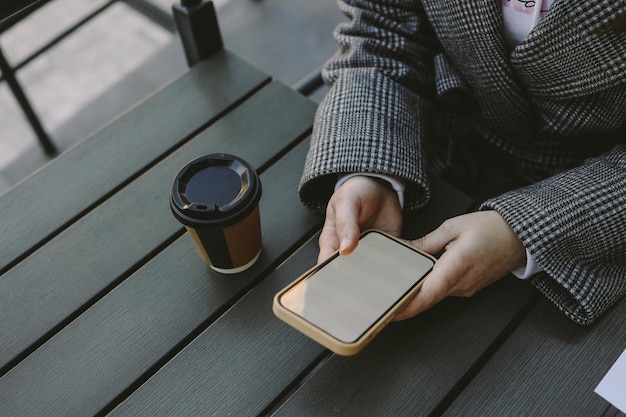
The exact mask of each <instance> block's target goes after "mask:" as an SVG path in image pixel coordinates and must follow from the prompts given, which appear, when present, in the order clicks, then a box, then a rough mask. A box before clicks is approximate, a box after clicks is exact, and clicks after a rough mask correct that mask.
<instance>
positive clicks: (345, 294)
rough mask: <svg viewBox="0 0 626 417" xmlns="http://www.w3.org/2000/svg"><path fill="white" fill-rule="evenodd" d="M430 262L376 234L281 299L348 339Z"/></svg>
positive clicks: (398, 296) (379, 313)
mask: <svg viewBox="0 0 626 417" xmlns="http://www.w3.org/2000/svg"><path fill="white" fill-rule="evenodd" d="M433 265H434V261H433V260H432V259H430V258H428V257H427V256H424V255H423V254H421V253H419V252H417V251H414V250H412V249H411V248H408V247H406V246H404V245H401V244H399V243H398V242H396V241H394V240H393V239H390V238H389V237H387V236H385V235H382V234H380V233H376V232H370V233H368V234H366V235H364V236H363V237H362V238H361V240H360V241H359V244H358V246H357V248H356V249H355V250H354V252H352V253H351V254H350V255H346V256H337V257H335V258H334V259H332V260H331V261H330V262H328V263H327V264H325V265H324V266H323V267H322V268H321V269H318V270H317V271H316V272H314V273H313V274H311V275H309V276H308V277H307V278H305V279H304V280H302V281H300V282H299V283H298V284H297V285H295V286H294V287H292V288H291V289H289V290H288V291H287V292H286V293H284V294H283V295H282V297H281V298H280V303H281V304H282V305H283V306H284V307H285V308H286V309H288V310H291V311H292V312H293V313H295V314H297V315H299V316H300V317H302V318H303V319H304V320H306V321H308V322H309V323H311V324H312V325H314V326H316V327H318V328H319V329H321V330H322V331H324V332H326V333H328V334H330V335H331V336H333V337H334V338H336V339H338V340H340V341H342V342H344V343H352V342H355V341H356V340H358V338H359V337H361V336H362V335H363V334H364V333H365V332H367V330H368V329H369V328H370V327H371V326H372V325H373V324H374V323H375V322H376V321H377V320H378V319H379V318H380V317H382V316H383V315H384V314H385V313H386V312H387V311H389V309H390V308H392V307H393V305H394V304H395V303H396V302H397V301H398V300H399V299H401V298H402V297H403V296H404V295H405V294H407V293H408V292H409V291H411V290H412V289H413V288H415V286H416V285H417V284H419V283H420V281H421V280H422V279H423V278H424V277H425V276H426V274H428V272H430V270H431V269H432V267H433Z"/></svg>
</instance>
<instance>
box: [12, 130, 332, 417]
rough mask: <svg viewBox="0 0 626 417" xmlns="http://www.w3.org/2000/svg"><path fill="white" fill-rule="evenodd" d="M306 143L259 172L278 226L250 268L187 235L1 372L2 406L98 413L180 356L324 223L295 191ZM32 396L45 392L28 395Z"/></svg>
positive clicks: (19, 411)
mask: <svg viewBox="0 0 626 417" xmlns="http://www.w3.org/2000/svg"><path fill="white" fill-rule="evenodd" d="M307 148H308V142H304V143H302V144H301V145H299V146H298V147H296V148H295V149H294V151H292V152H291V153H290V154H289V155H288V156H287V157H284V158H282V159H281V160H280V161H279V162H278V163H277V164H275V165H272V166H271V167H270V168H269V169H268V170H267V171H265V172H264V173H262V174H261V181H262V182H264V183H265V185H264V194H263V196H262V199H261V216H262V228H263V230H272V232H273V233H267V237H266V239H265V240H264V243H263V252H262V256H261V258H260V259H259V261H258V262H257V264H255V266H254V267H253V268H252V269H251V270H249V271H246V272H244V273H241V274H238V275H234V276H225V275H220V274H218V273H216V272H214V271H213V270H211V269H210V268H209V267H208V266H207V265H206V264H204V261H202V259H201V258H200V256H199V255H198V254H197V252H196V249H195V247H194V246H193V243H192V241H191V239H190V238H189V236H187V235H184V236H181V237H180V238H179V239H177V240H176V242H174V244H172V245H170V246H169V247H168V248H167V249H165V250H164V251H163V252H162V253H160V254H159V255H158V256H157V257H155V258H154V259H153V260H151V261H150V262H149V263H148V264H146V265H145V266H144V267H143V268H141V269H139V270H138V271H137V272H136V273H135V274H133V275H132V276H130V277H129V278H128V279H126V280H125V281H124V282H123V283H121V284H120V285H119V286H118V287H117V288H115V289H114V290H113V291H112V292H110V294H108V295H107V296H105V297H104V298H103V299H101V300H100V301H99V302H97V303H96V304H95V305H93V306H92V307H91V308H90V309H88V310H87V311H86V312H85V313H83V314H82V315H81V316H80V317H79V318H77V319H76V320H74V321H73V322H72V323H71V324H70V325H68V326H67V327H66V328H65V329H63V330H62V331H61V332H59V333H58V334H57V335H55V336H54V337H53V338H52V339H51V340H49V341H48V342H47V343H45V344H44V345H42V346H41V347H40V348H39V349H37V350H36V351H35V352H33V353H32V354H31V355H30V356H29V357H28V358H26V359H24V360H23V361H21V362H20V363H19V365H18V366H16V367H15V368H13V369H12V370H11V371H10V372H9V373H7V374H6V375H4V377H3V378H1V379H0V415H43V414H49V415H59V416H60V415H62V416H71V415H77V416H84V415H91V414H95V413H97V412H99V411H100V410H102V409H103V408H106V407H108V405H109V403H110V402H112V401H114V400H115V398H116V397H117V396H119V395H121V394H122V393H123V392H124V391H125V390H126V389H127V387H130V386H132V385H133V384H136V381H138V380H139V381H141V379H142V378H145V377H147V376H145V375H146V373H147V374H149V373H150V371H151V369H152V368H153V367H155V366H157V367H158V365H159V364H160V363H161V361H163V358H164V357H166V358H167V357H171V356H173V355H174V354H175V353H176V351H177V349H179V348H180V347H179V346H178V345H179V344H180V343H182V342H183V341H184V340H185V339H186V338H189V337H192V336H193V335H194V332H199V330H197V329H198V328H202V327H203V326H204V327H206V326H207V325H208V323H210V321H211V318H212V317H213V316H214V315H215V314H216V313H217V312H221V310H223V309H225V308H226V307H227V306H228V305H229V304H230V303H232V302H233V299H235V298H236V297H237V296H238V295H240V293H241V292H242V291H244V290H245V289H246V288H247V286H249V285H250V283H251V282H253V281H254V280H255V279H258V278H257V277H258V275H259V274H260V273H261V271H264V270H266V269H267V268H271V267H272V265H274V266H275V265H276V264H277V262H279V261H280V259H281V257H285V256H286V254H288V253H289V250H290V248H291V247H292V246H294V245H296V244H297V242H298V241H299V240H302V239H305V238H306V236H310V235H311V234H312V233H314V232H315V230H317V229H318V228H319V226H320V224H321V217H319V216H315V215H313V214H312V213H310V212H309V211H308V210H306V209H305V208H304V207H303V206H302V205H301V204H300V202H299V201H298V198H297V195H296V193H295V188H296V186H297V183H298V179H299V176H298V175H294V174H295V173H297V170H298V169H299V167H301V166H302V163H303V161H304V155H305V153H306V150H307ZM155 220H156V221H161V219H155ZM94 335H97V337H94ZM76 358H80V361H77V360H76ZM42 369H45V370H44V372H42ZM59 375H63V377H62V378H59ZM33 397H37V398H38V401H37V402H30V401H29V399H30V398H33Z"/></svg>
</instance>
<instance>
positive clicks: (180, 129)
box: [0, 51, 271, 275]
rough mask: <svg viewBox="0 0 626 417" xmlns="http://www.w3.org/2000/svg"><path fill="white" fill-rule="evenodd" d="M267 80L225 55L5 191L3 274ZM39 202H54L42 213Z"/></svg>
mask: <svg viewBox="0 0 626 417" xmlns="http://www.w3.org/2000/svg"><path fill="white" fill-rule="evenodd" d="M209 75H210V76H209ZM270 80H271V79H270V77H269V76H268V75H266V74H264V73H263V72H262V71H260V70H259V69H258V68H256V67H254V66H252V65H250V64H248V63H246V62H245V61H243V60H242V59H241V58H239V57H238V56H237V55H235V54H233V53H231V52H229V51H220V52H218V53H216V54H215V55H214V56H212V57H211V58H210V59H208V60H206V61H204V62H202V63H201V64H199V65H198V66H197V67H194V68H193V69H191V70H190V71H188V72H186V73H185V74H183V75H182V76H181V77H179V78H178V79H175V80H173V81H172V82H171V83H170V84H168V85H167V86H165V87H163V88H162V89H160V90H159V91H158V92H156V93H154V94H152V95H150V96H149V97H147V98H146V99H145V100H143V101H141V102H140V103H138V104H137V105H135V106H134V107H132V108H131V109H129V110H128V111H126V112H124V113H123V114H122V115H120V116H119V117H117V118H116V119H115V120H113V121H112V122H110V123H109V124H107V125H106V126H104V127H103V128H102V129H100V130H99V131H97V132H96V133H94V135H92V136H90V137H89V138H87V139H85V140H84V141H83V142H81V143H79V144H78V145H77V146H74V147H72V148H70V149H69V150H68V151H66V152H64V153H63V154H61V155H59V156H58V157H57V158H55V159H54V160H52V161H51V162H50V163H48V164H47V165H46V166H44V167H43V168H42V169H40V170H38V171H36V172H35V173H33V174H32V175H31V176H29V177H28V178H26V179H25V180H23V181H22V182H20V183H19V184H18V185H17V186H16V187H14V188H12V189H10V190H9V191H7V192H6V193H5V194H3V195H2V198H1V199H0V230H2V231H3V238H4V242H10V243H11V244H4V245H2V246H0V275H2V274H4V273H5V272H6V271H8V270H9V269H11V268H13V267H14V266H15V265H17V264H18V263H19V262H20V261H21V260H23V259H25V257H27V256H29V255H30V254H32V253H33V252H34V251H36V250H37V248H40V247H41V246H42V245H44V244H45V242H48V241H50V239H52V238H53V237H55V236H58V235H59V234H60V233H61V232H62V231H63V230H64V229H65V228H67V227H68V226H69V225H71V224H72V223H73V222H75V221H77V220H78V219H79V218H81V217H82V216H84V215H85V214H86V213H88V212H89V211H90V210H91V209H93V208H94V207H96V206H97V205H98V204H100V203H102V201H103V199H106V198H109V197H110V196H111V195H112V194H114V193H115V192H116V191H117V190H119V189H120V187H123V186H124V185H125V184H128V183H129V181H132V180H133V179H134V178H137V177H138V176H140V175H141V173H143V172H146V170H147V169H149V167H150V166H154V164H155V163H158V161H159V160H161V159H163V157H164V156H165V155H166V154H167V153H168V152H171V151H172V148H176V147H179V146H180V143H181V142H186V141H188V140H189V139H190V138H191V137H193V135H194V134H196V133H198V132H199V129H200V128H201V127H203V126H204V127H206V126H207V125H210V124H212V123H214V122H216V121H218V120H219V119H220V118H221V117H223V116H224V114H226V113H228V112H229V111H232V109H233V108H235V107H236V105H235V103H239V104H240V103H241V101H242V100H244V99H246V98H249V97H250V96H251V94H253V93H254V92H256V91H258V90H259V88H262V86H264V85H266V84H267V83H268V82H270ZM212 96H215V97H214V98H212ZM137 138H141V139H142V140H137ZM111 165H115V167H116V168H115V169H111ZM41 201H55V202H56V204H54V205H50V204H48V205H46V209H45V210H41Z"/></svg>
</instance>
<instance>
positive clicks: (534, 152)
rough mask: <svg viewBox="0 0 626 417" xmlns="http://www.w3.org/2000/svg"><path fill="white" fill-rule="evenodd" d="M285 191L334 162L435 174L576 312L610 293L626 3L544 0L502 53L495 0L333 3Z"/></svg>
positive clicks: (308, 190) (618, 202) (423, 181)
mask: <svg viewBox="0 0 626 417" xmlns="http://www.w3.org/2000/svg"><path fill="white" fill-rule="evenodd" d="M338 3H339V7H340V9H341V10H342V12H343V13H344V14H346V15H347V16H348V17H349V21H348V22H345V23H342V24H340V25H339V26H338V27H337V29H336V31H335V38H336V40H337V42H338V45H339V50H338V52H337V53H336V54H335V55H334V56H333V57H332V58H331V59H330V60H329V61H328V63H327V65H326V66H325V69H324V73H323V75H324V78H325V80H326V82H327V83H328V85H329V86H330V88H329V92H328V94H327V96H326V97H325V98H324V100H323V101H322V103H321V104H320V106H319V108H318V111H317V115H316V119H315V124H314V128H313V134H312V142H311V148H310V150H309V153H308V156H307V160H306V163H305V167H304V172H303V175H302V179H301V184H300V189H299V195H300V198H301V200H302V201H303V203H304V204H305V205H307V206H308V207H310V208H312V209H313V210H316V211H320V212H322V211H324V210H325V207H326V204H327V202H328V199H329V198H330V196H331V194H332V192H333V187H334V184H335V182H336V175H337V174H339V173H349V172H372V173H379V174H386V175H393V176H397V177H399V178H401V179H403V180H404V181H405V182H406V184H407V188H406V194H405V201H406V209H407V210H415V209H417V208H419V207H421V206H423V205H424V204H425V203H426V202H427V201H428V199H429V197H430V189H429V187H430V185H429V184H430V182H429V177H430V175H433V174H434V175H439V176H441V177H443V178H445V179H447V180H449V181H450V182H452V183H454V184H456V185H457V186H459V187H460V188H461V189H463V190H465V191H467V192H468V193H470V194H472V195H474V196H476V197H477V198H479V199H480V200H481V201H484V200H486V201H484V203H483V205H482V207H481V208H482V209H494V210H497V211H498V212H499V213H500V214H501V215H502V216H503V217H504V218H505V219H506V220H507V222H508V223H509V224H510V225H511V227H512V228H513V229H514V230H515V231H516V233H517V234H518V236H519V237H520V238H521V240H522V241H523V243H524V245H525V246H526V248H527V249H528V250H529V251H530V252H531V253H532V255H533V257H534V258H535V260H536V261H537V263H538V264H539V265H540V266H541V267H542V268H543V269H544V271H545V272H543V273H540V274H537V275H535V276H534V277H532V279H531V282H532V283H533V284H534V285H535V286H536V287H537V288H539V289H540V290H541V291H542V292H543V293H544V294H545V295H546V296H548V297H549V298H550V299H551V300H553V301H554V302H555V303H556V304H557V306H558V307H559V308H560V309H562V310H563V311H564V312H565V313H566V314H567V315H568V316H569V317H570V318H572V319H573V320H575V321H576V322H578V323H581V324H589V323H591V322H593V321H594V320H595V319H596V318H597V317H598V316H599V315H601V314H602V313H603V312H604V311H605V310H606V309H607V308H609V307H610V306H611V305H612V304H614V303H615V302H616V301H617V300H618V299H619V298H620V297H621V296H622V295H623V294H624V292H626V147H625V146H624V143H625V142H626V19H625V18H624V17H625V16H626V1H623V0H622V1H609V0H603V1H590V0H587V1H579V2H576V3H572V2H568V1H566V0H556V1H555V2H554V4H553V6H552V8H551V10H550V11H549V13H548V14H547V15H546V16H545V18H544V19H543V20H542V21H541V22H540V23H539V25H538V26H536V27H535V28H534V29H533V30H532V32H531V33H530V34H529V36H528V37H527V39H525V40H523V41H522V42H521V43H520V44H519V45H518V46H517V47H516V48H515V49H514V50H513V51H509V50H506V45H505V42H504V38H503V35H502V14H501V5H500V2H499V1H494V0H473V1H472V2H454V1H449V0H423V1H409V0H384V1H383V0H379V1H372V0H369V1H368V0H345V1H344V0H340V1H339V2H338Z"/></svg>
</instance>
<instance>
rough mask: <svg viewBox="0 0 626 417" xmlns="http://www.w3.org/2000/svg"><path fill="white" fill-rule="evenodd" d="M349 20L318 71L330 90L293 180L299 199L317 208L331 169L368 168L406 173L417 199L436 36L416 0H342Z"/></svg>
mask: <svg viewBox="0 0 626 417" xmlns="http://www.w3.org/2000/svg"><path fill="white" fill-rule="evenodd" d="M339 7H340V9H341V10H342V12H343V13H344V14H345V15H346V16H348V17H349V19H350V20H349V22H346V23H343V24H340V25H339V26H338V27H337V29H336V30H335V34H334V35H335V39H336V41H337V43H338V45H339V50H338V51H337V53H336V54H335V55H334V56H333V57H332V58H331V59H330V60H329V61H328V62H327V63H326V65H325V67H324V70H323V77H324V79H325V81H326V83H327V84H328V85H329V91H328V93H327V95H326V96H325V98H324V100H323V101H322V102H321V103H320V106H319V108H318V111H317V114H316V118H315V123H314V127H313V133H312V140H311V146H310V150H309V153H308V155H307V160H306V163H305V167H304V172H303V175H302V178H301V182H300V187H299V196H300V199H301V201H302V202H303V203H304V204H305V205H306V206H308V207H309V208H311V209H313V210H315V211H318V212H323V211H324V210H325V208H326V204H327V202H328V199H329V198H330V196H331V194H332V192H333V189H334V184H335V182H336V179H337V174H340V173H350V172H369V173H378V174H386V175H391V176H396V177H398V178H401V179H403V180H405V181H406V183H407V189H406V194H405V195H406V196H407V198H409V199H411V200H413V201H418V202H419V203H418V205H423V204H425V203H426V202H427V200H428V198H429V191H428V189H429V185H428V177H427V174H426V169H425V167H424V164H423V153H424V150H423V148H422V144H421V140H420V138H421V137H422V136H423V134H424V133H423V131H424V127H423V122H422V117H421V116H420V115H421V114H422V113H423V111H424V106H425V100H424V97H428V96H430V95H432V94H433V91H434V88H435V87H434V78H433V69H432V67H433V55H434V54H433V50H434V49H436V44H435V40H434V39H435V38H434V36H433V35H432V30H430V29H429V27H428V23H427V20H426V18H425V17H424V12H423V10H422V9H421V3H420V2H417V1H407V0H386V1H376V2H373V1H362V0H361V1H359V0H340V1H339Z"/></svg>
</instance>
